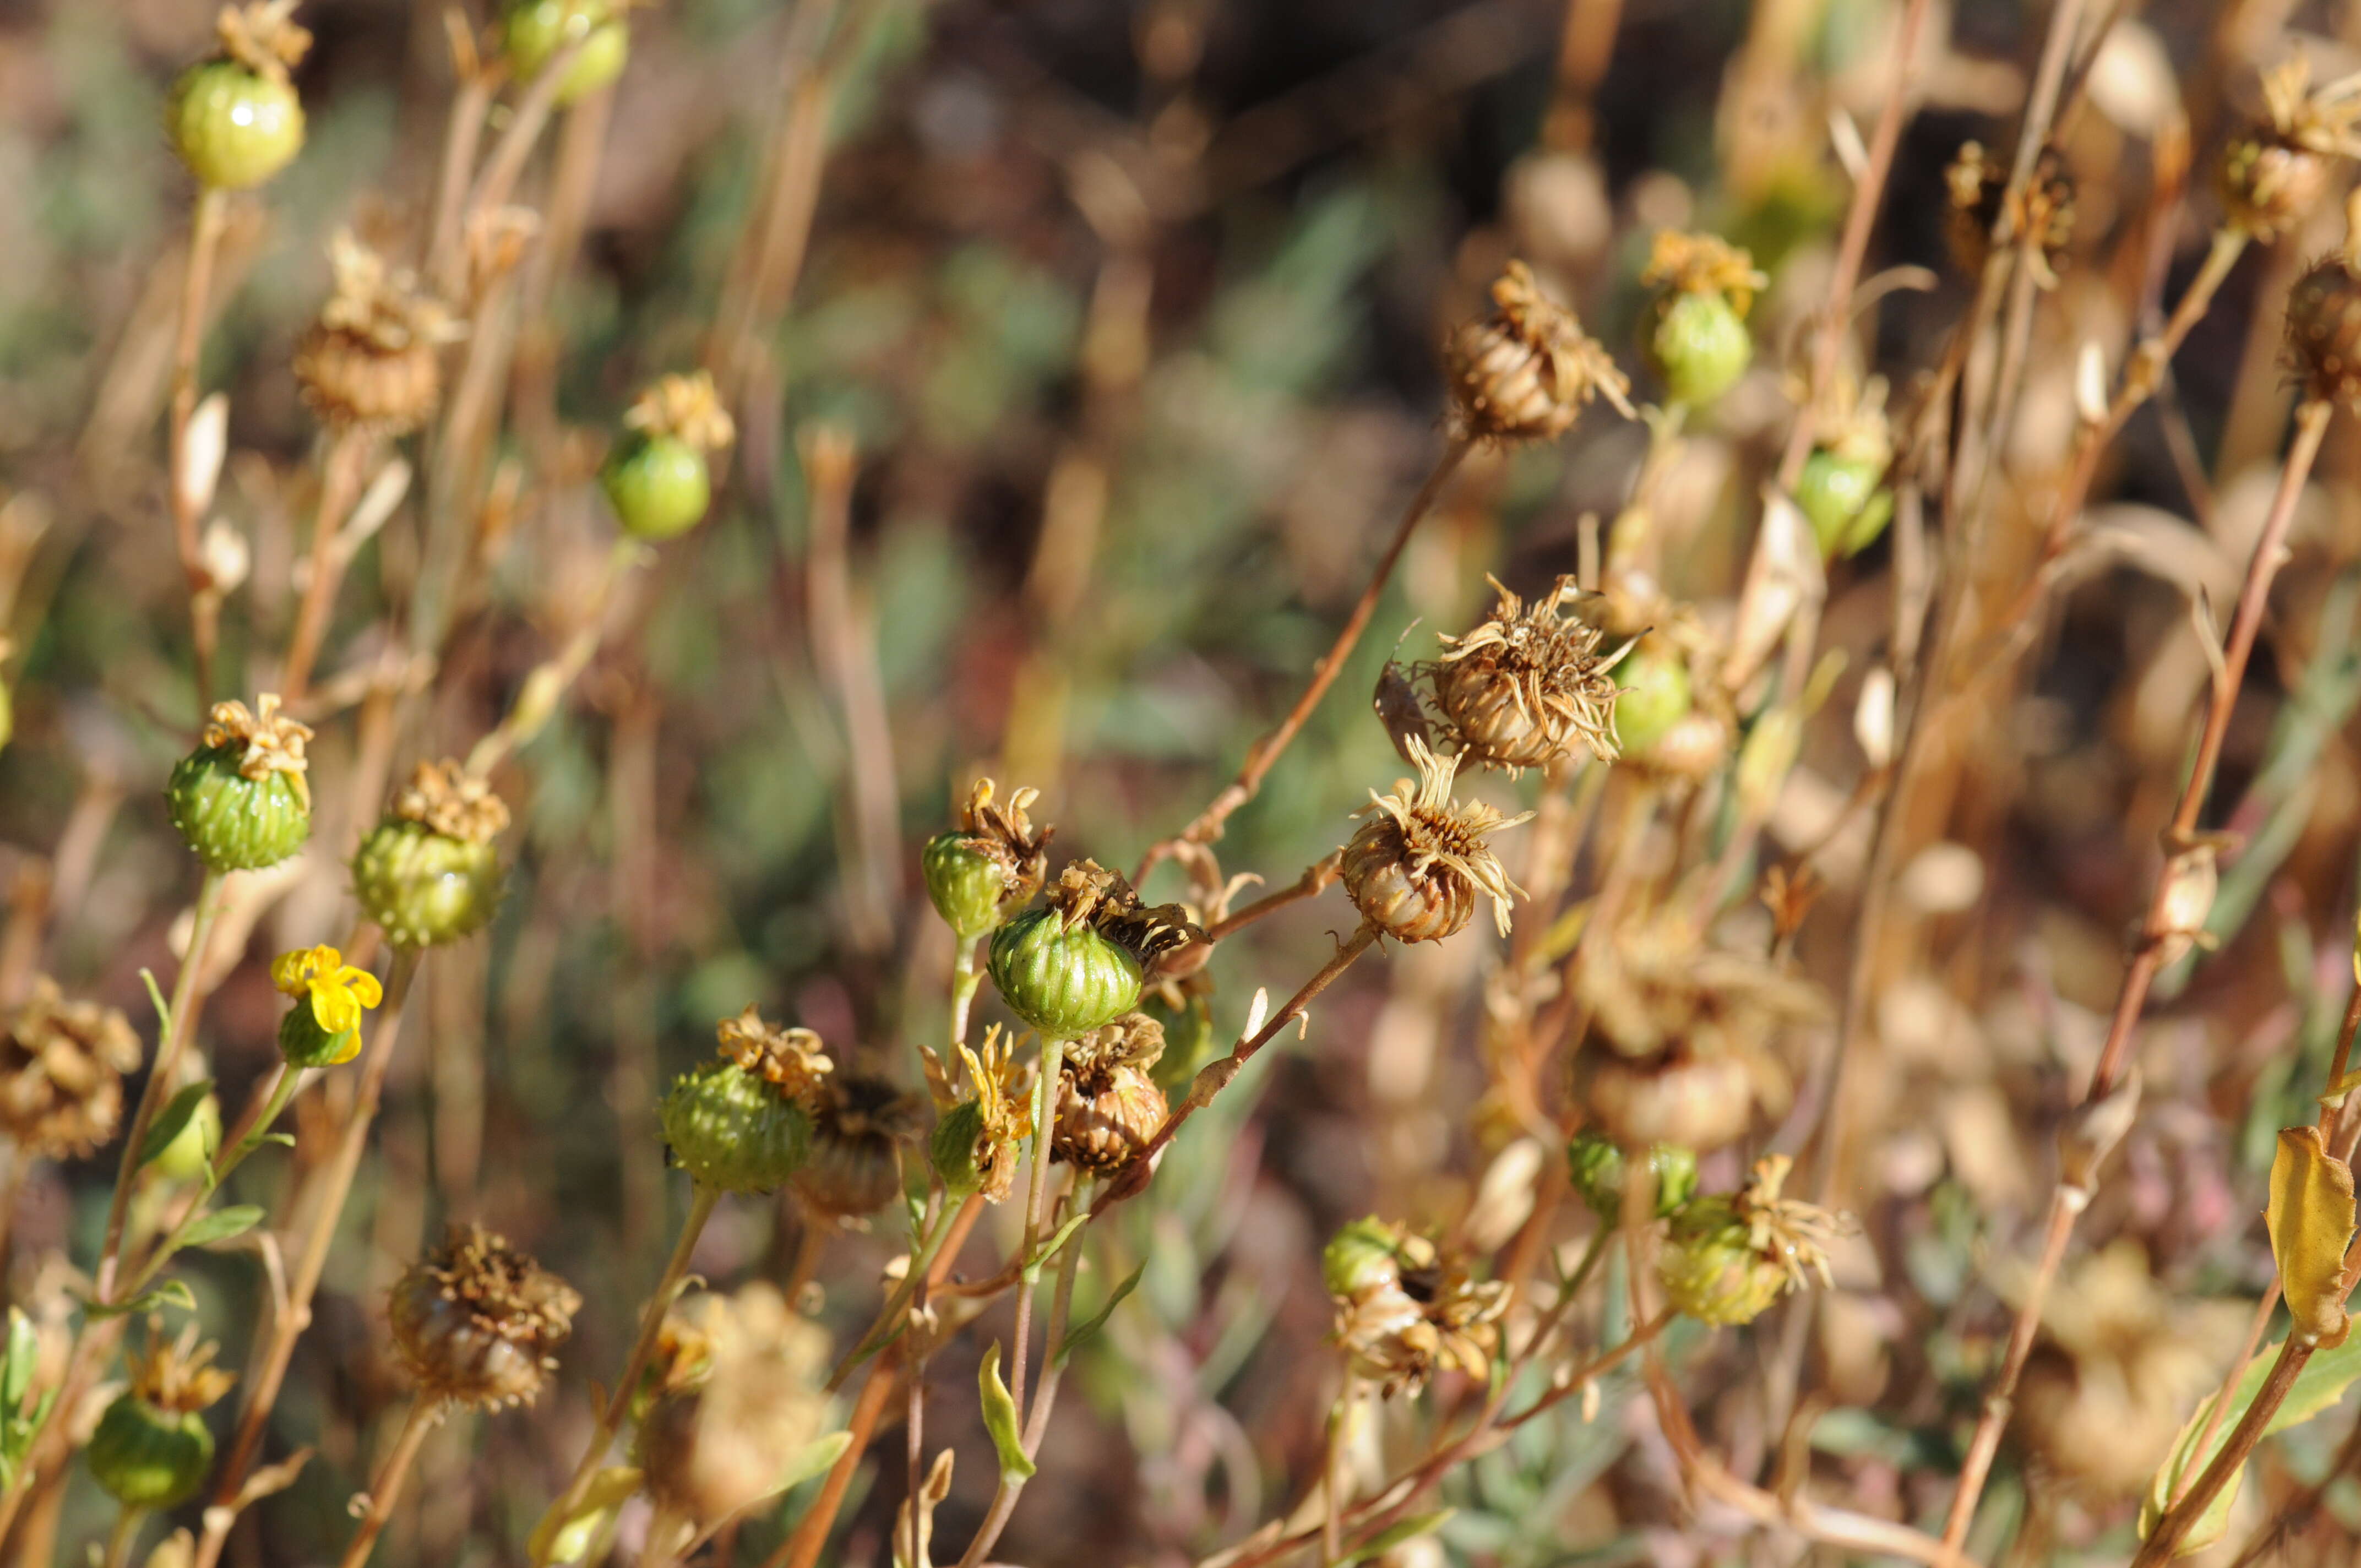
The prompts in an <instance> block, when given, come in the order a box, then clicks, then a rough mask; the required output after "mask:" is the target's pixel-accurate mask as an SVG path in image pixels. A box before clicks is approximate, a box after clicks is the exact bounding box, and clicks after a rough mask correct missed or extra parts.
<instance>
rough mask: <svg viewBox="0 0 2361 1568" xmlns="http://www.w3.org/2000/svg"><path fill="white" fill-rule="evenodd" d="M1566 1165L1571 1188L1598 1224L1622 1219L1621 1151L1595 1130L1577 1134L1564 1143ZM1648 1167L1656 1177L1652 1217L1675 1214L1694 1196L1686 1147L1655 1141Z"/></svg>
mask: <svg viewBox="0 0 2361 1568" xmlns="http://www.w3.org/2000/svg"><path fill="white" fill-rule="evenodd" d="M1565 1157H1566V1168H1567V1173H1568V1175H1569V1176H1571V1177H1572V1179H1573V1181H1574V1190H1576V1192H1578V1193H1580V1194H1581V1195H1582V1201H1583V1202H1584V1203H1586V1204H1587V1205H1588V1206H1589V1209H1590V1212H1592V1213H1594V1214H1596V1215H1598V1218H1599V1220H1600V1222H1601V1223H1605V1224H1608V1225H1616V1224H1620V1223H1622V1219H1623V1170H1624V1160H1623V1151H1622V1150H1621V1149H1620V1148H1618V1147H1617V1146H1615V1144H1614V1143H1613V1142H1612V1141H1611V1140H1609V1139H1607V1138H1603V1137H1601V1136H1599V1135H1598V1134H1597V1133H1578V1134H1576V1135H1575V1137H1574V1139H1573V1141H1572V1142H1571V1143H1569V1144H1568V1145H1567V1146H1566V1153H1565ZM1648 1168H1649V1169H1650V1171H1651V1172H1652V1173H1653V1175H1654V1176H1655V1179H1656V1204H1655V1212H1656V1218H1658V1219H1660V1220H1662V1219H1666V1218H1669V1217H1670V1216H1672V1215H1673V1214H1675V1213H1677V1212H1679V1211H1680V1210H1681V1209H1682V1208H1683V1207H1684V1206H1685V1205H1686V1204H1687V1202H1688V1201H1689V1200H1690V1199H1692V1198H1694V1197H1696V1196H1697V1156H1696V1155H1694V1154H1692V1153H1690V1152H1689V1151H1688V1150H1687V1149H1685V1148H1677V1147H1675V1146H1672V1145H1669V1144H1657V1145H1654V1146H1652V1147H1651V1148H1650V1149H1649V1150H1648Z"/></svg>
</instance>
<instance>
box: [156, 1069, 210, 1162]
mask: <svg viewBox="0 0 2361 1568" xmlns="http://www.w3.org/2000/svg"><path fill="white" fill-rule="evenodd" d="M213 1091H214V1080H212V1079H210V1078H201V1079H199V1080H197V1081H196V1082H194V1083H192V1084H188V1085H185V1086H184V1087H182V1088H181V1090H180V1091H178V1092H176V1093H175V1094H174V1095H173V1096H172V1098H170V1100H167V1101H166V1102H164V1108H163V1109H162V1110H161V1111H159V1112H158V1113H156V1119H155V1121H153V1122H151V1123H149V1124H148V1141H147V1142H146V1143H144V1144H141V1145H140V1146H139V1165H140V1167H141V1168H146V1167H147V1166H148V1163H149V1162H150V1161H152V1160H153V1159H155V1157H157V1156H158V1155H159V1154H162V1153H163V1152H164V1151H165V1150H166V1149H168V1148H170V1147H171V1145H172V1140H173V1139H174V1138H177V1137H179V1136H180V1135H181V1132H182V1131H183V1130H184V1129H185V1128H186V1127H187V1126H188V1124H189V1118H191V1117H192V1116H194V1115H195V1114H196V1113H197V1107H198V1106H200V1105H202V1104H203V1103H204V1102H205V1096H206V1095H208V1094H211V1093H212V1092H213ZM207 1141H208V1142H211V1141H212V1140H210V1139H208V1140H207ZM205 1157H206V1158H207V1159H211V1158H213V1157H214V1150H212V1149H207V1150H206V1151H205Z"/></svg>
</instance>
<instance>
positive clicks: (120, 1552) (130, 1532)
mask: <svg viewBox="0 0 2361 1568" xmlns="http://www.w3.org/2000/svg"><path fill="white" fill-rule="evenodd" d="M147 1522H148V1510H147V1509H146V1508H133V1507H132V1506H131V1505H130V1504H128V1503H126V1504H124V1505H123V1506H122V1507H121V1508H119V1509H117V1510H116V1512H115V1528H114V1529H113V1530H109V1531H107V1533H106V1555H105V1556H104V1558H102V1559H100V1563H101V1568H124V1564H125V1563H128V1562H129V1561H130V1560H131V1543H132V1542H133V1541H137V1540H138V1539H139V1527H140V1526H141V1525H143V1524H145V1523H147Z"/></svg>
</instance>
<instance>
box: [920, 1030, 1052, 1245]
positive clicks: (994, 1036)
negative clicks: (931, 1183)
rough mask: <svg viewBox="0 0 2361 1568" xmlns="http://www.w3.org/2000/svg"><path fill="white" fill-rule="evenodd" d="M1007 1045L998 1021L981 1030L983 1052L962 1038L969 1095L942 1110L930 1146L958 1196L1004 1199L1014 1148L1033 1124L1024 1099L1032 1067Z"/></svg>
mask: <svg viewBox="0 0 2361 1568" xmlns="http://www.w3.org/2000/svg"><path fill="white" fill-rule="evenodd" d="M1011 1043H1012V1042H1011V1040H1010V1037H1009V1036H1008V1035H1007V1033H1006V1032H1005V1031H1004V1030H1003V1029H1002V1028H1001V1027H1000V1025H997V1024H994V1025H992V1026H991V1027H989V1028H987V1029H986V1030H984V1032H983V1049H982V1050H981V1051H973V1050H970V1049H969V1048H968V1047H967V1046H966V1044H965V1043H964V1042H961V1045H960V1047H959V1052H960V1056H961V1058H963V1059H964V1060H965V1061H966V1063H967V1072H968V1084H969V1093H968V1097H967V1098H966V1099H964V1100H961V1101H959V1102H956V1103H954V1104H953V1105H951V1106H950V1109H948V1110H946V1111H945V1112H944V1113H943V1116H942V1120H941V1121H939V1122H938V1123H937V1124H935V1134H934V1137H933V1139H932V1140H931V1141H930V1142H929V1143H928V1160H929V1163H931V1164H932V1165H933V1166H934V1168H935V1174H936V1175H937V1176H939V1177H940V1178H941V1179H942V1182H943V1186H944V1187H945V1188H946V1189H948V1190H950V1191H951V1192H952V1193H954V1194H956V1195H959V1196H961V1197H964V1196H965V1195H966V1194H968V1193H971V1192H974V1193H979V1194H981V1195H982V1196H983V1200H984V1201H986V1202H988V1203H997V1202H1000V1201H1002V1200H1004V1199H1005V1198H1006V1197H1007V1196H1008V1193H1009V1190H1010V1189H1011V1188H1012V1187H1013V1186H1014V1185H1015V1183H1016V1162H1017V1157H1018V1151H1019V1150H1020V1149H1021V1148H1022V1146H1023V1145H1024V1142H1025V1137H1026V1134H1027V1132H1028V1131H1029V1130H1030V1128H1031V1120H1030V1116H1029V1113H1027V1110H1026V1102H1027V1100H1028V1099H1030V1098H1031V1095H1030V1093H1029V1091H1028V1089H1027V1084H1028V1081H1029V1080H1030V1078H1031V1074H1032V1067H1031V1064H1030V1063H1020V1062H1018V1061H1016V1060H1015V1059H1014V1055H1015V1053H1014V1052H1012V1051H1011V1050H1010V1048H1009V1047H1010V1045H1011Z"/></svg>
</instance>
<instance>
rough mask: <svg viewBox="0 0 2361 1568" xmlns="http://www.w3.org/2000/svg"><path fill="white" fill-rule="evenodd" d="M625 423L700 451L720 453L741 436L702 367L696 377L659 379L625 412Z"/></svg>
mask: <svg viewBox="0 0 2361 1568" xmlns="http://www.w3.org/2000/svg"><path fill="white" fill-rule="evenodd" d="M623 424H624V426H625V428H627V429H630V430H635V431H638V432H639V433H642V434H643V435H652V436H671V437H673V438H675V439H676V440H679V441H684V442H686V443H687V444H689V445H691V446H693V447H695V448H696V449H697V450H698V451H699V452H719V451H720V450H721V449H722V448H723V447H725V446H728V445H729V444H730V443H731V442H733V441H735V440H737V439H738V427H737V425H736V424H735V423H734V422H732V421H731V420H730V411H729V410H728V409H725V408H723V407H722V406H721V394H720V392H719V389H716V388H715V386H714V384H713V378H712V377H710V376H708V375H707V374H706V373H705V372H703V371H701V370H700V371H698V372H697V374H696V375H694V376H664V377H660V378H658V379H657V381H656V383H655V385H653V387H650V388H649V389H647V390H646V391H644V392H642V393H641V394H640V397H639V400H638V401H637V402H634V403H633V404H632V405H631V410H630V411H629V412H627V413H625V414H624V415H623Z"/></svg>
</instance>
